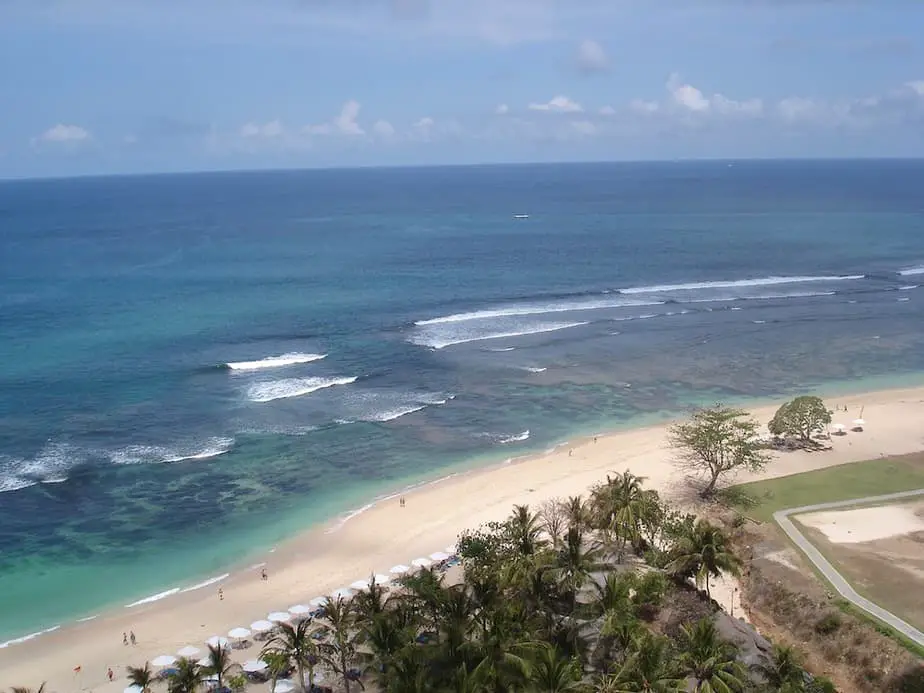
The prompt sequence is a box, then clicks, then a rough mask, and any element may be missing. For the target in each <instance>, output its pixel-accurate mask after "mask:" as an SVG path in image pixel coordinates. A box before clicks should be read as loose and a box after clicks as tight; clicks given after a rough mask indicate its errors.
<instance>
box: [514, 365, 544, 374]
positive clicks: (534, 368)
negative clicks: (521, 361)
mask: <svg viewBox="0 0 924 693" xmlns="http://www.w3.org/2000/svg"><path fill="white" fill-rule="evenodd" d="M520 370H523V371H526V372H527V373H544V372H545V371H547V370H548V369H547V368H542V367H539V366H523V367H522V368H521V369H520Z"/></svg>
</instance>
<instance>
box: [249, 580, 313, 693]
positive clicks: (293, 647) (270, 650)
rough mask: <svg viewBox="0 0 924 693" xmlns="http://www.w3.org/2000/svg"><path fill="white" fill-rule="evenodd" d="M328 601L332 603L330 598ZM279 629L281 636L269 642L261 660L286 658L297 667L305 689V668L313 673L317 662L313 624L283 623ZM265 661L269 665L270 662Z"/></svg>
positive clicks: (300, 622) (302, 622)
mask: <svg viewBox="0 0 924 693" xmlns="http://www.w3.org/2000/svg"><path fill="white" fill-rule="evenodd" d="M328 601H330V599H329V598H328ZM279 628H280V632H279V634H278V635H275V636H273V637H272V638H270V639H269V640H268V641H267V643H266V644H265V645H264V646H263V649H262V650H261V652H260V656H261V658H265V657H266V655H279V656H280V657H285V661H286V663H287V664H290V665H294V666H295V669H296V670H297V671H298V682H299V685H300V686H301V687H302V688H305V666H306V665H307V666H309V667H311V668H312V672H311V673H313V667H314V664H313V663H312V662H313V661H315V660H314V659H312V658H314V657H316V656H317V645H316V644H315V641H314V639H313V638H312V637H311V636H312V633H311V630H310V629H311V622H310V621H307V620H306V621H299V622H298V623H297V624H296V625H294V626H292V625H289V624H288V623H281V624H279ZM264 661H267V663H268V660H264Z"/></svg>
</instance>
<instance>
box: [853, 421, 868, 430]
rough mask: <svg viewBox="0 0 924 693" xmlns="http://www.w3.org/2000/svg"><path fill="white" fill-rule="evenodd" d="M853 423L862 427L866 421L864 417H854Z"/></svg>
mask: <svg viewBox="0 0 924 693" xmlns="http://www.w3.org/2000/svg"><path fill="white" fill-rule="evenodd" d="M853 425H854V426H857V427H858V428H863V427H864V426H865V425H866V421H865V420H864V419H854V420H853Z"/></svg>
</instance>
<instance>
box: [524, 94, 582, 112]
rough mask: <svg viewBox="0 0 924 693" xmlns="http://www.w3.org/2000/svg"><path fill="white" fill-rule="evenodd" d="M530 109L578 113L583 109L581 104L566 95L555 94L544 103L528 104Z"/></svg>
mask: <svg viewBox="0 0 924 693" xmlns="http://www.w3.org/2000/svg"><path fill="white" fill-rule="evenodd" d="M529 110H531V111H557V112H558V113H580V112H582V111H583V110H584V108H583V107H582V106H581V104H579V103H577V102H576V101H572V100H571V99H569V98H568V97H567V96H561V95H559V96H556V97H554V98H552V100H551V101H548V102H546V103H531V104H529Z"/></svg>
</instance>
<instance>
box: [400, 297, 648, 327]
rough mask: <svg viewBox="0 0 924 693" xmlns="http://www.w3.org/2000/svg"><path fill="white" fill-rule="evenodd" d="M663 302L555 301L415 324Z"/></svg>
mask: <svg viewBox="0 0 924 693" xmlns="http://www.w3.org/2000/svg"><path fill="white" fill-rule="evenodd" d="M661 303H662V301H637V300H635V301H633V300H627V299H625V298H613V297H611V298H598V299H592V300H586V299H585V300H571V301H555V302H551V303H526V304H522V305H518V306H517V305H513V306H508V307H506V308H489V309H486V310H476V311H472V312H470V313H455V314H453V315H444V316H442V317H439V318H430V319H429V320H418V321H417V322H415V323H414V324H415V325H417V326H418V327H422V326H425V325H439V324H442V323H447V322H466V321H468V320H484V319H487V318H509V317H517V316H523V315H544V314H546V313H571V312H576V311H582V310H602V309H605V308H624V307H633V306H655V305H660V304H661Z"/></svg>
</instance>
